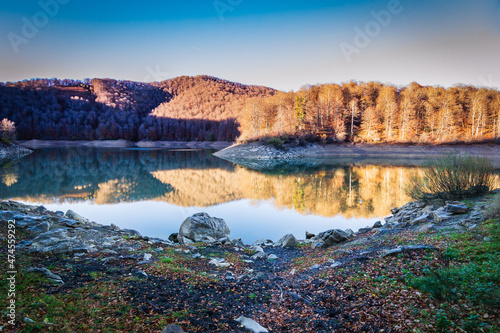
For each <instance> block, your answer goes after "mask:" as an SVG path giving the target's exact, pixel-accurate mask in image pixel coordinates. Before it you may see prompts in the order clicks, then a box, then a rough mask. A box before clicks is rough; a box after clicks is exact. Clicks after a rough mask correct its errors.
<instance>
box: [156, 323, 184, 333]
mask: <svg viewBox="0 0 500 333" xmlns="http://www.w3.org/2000/svg"><path fill="white" fill-rule="evenodd" d="M161 333H185V332H184V331H183V330H182V328H180V327H179V326H177V325H174V324H170V325H168V326H167V327H165V328H164V329H163V331H161Z"/></svg>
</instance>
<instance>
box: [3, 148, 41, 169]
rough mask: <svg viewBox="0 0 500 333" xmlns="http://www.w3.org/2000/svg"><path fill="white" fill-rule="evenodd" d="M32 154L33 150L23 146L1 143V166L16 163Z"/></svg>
mask: <svg viewBox="0 0 500 333" xmlns="http://www.w3.org/2000/svg"><path fill="white" fill-rule="evenodd" d="M32 152H33V151H32V150H31V149H28V148H26V147H24V146H22V145H18V144H14V143H11V144H4V143H0V165H2V164H4V163H6V162H9V161H15V160H18V159H20V158H23V157H24V156H26V155H29V154H31V153H32Z"/></svg>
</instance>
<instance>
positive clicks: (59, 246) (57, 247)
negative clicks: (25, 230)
mask: <svg viewBox="0 0 500 333" xmlns="http://www.w3.org/2000/svg"><path fill="white" fill-rule="evenodd" d="M29 249H30V250H31V251H33V252H40V253H71V254H74V253H81V252H90V247H89V245H88V244H86V243H85V242H84V241H82V240H81V239H78V237H77V236H76V235H73V234H72V233H70V232H69V229H67V228H59V229H54V230H50V231H47V232H44V233H42V234H40V235H38V236H37V237H36V238H35V239H33V242H32V243H31V245H30V246H29Z"/></svg>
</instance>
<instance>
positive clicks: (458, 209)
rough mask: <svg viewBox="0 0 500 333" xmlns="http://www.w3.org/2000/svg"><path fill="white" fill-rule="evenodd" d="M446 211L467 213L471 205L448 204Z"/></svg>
mask: <svg viewBox="0 0 500 333" xmlns="http://www.w3.org/2000/svg"><path fill="white" fill-rule="evenodd" d="M446 211H447V212H448V213H451V214H465V213H467V212H468V211H469V207H467V206H465V205H454V204H448V205H447V206H446Z"/></svg>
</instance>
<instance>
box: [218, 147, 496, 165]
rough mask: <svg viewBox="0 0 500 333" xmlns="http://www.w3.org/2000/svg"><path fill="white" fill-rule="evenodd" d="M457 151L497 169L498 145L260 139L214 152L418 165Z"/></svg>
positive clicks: (245, 157)
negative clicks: (303, 142) (286, 143)
mask: <svg viewBox="0 0 500 333" xmlns="http://www.w3.org/2000/svg"><path fill="white" fill-rule="evenodd" d="M456 151H459V152H461V153H466V154H470V155H473V156H478V157H488V158H491V159H492V160H493V164H494V167H495V168H497V169H500V145H498V144H489V143H488V144H484V143H483V144H474V145H438V146H430V145H424V146H420V145H415V146H413V145H390V144H387V145H367V144H360V145H350V144H330V145H321V144H308V145H306V146H283V147H281V148H277V147H275V146H272V145H268V144H264V143H261V142H252V143H249V144H236V145H233V146H231V147H228V148H225V149H222V150H220V151H218V152H216V153H214V155H215V156H217V157H219V158H222V159H225V160H228V161H231V162H235V163H238V164H251V165H258V164H271V165H272V164H279V163H282V162H291V163H302V162H304V161H305V160H307V159H311V160H315V161H317V162H320V163H321V162H323V163H327V162H328V160H330V162H337V161H342V162H349V159H353V160H354V162H364V163H382V164H387V163H397V164H403V165H420V164H422V163H423V162H424V161H425V160H426V159H428V158H436V157H441V156H445V155H447V154H450V153H454V152H456Z"/></svg>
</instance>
